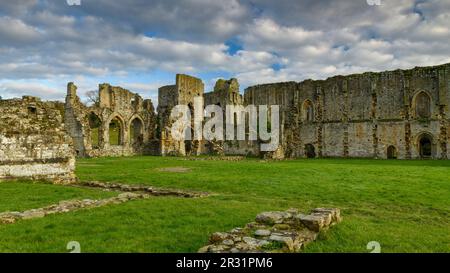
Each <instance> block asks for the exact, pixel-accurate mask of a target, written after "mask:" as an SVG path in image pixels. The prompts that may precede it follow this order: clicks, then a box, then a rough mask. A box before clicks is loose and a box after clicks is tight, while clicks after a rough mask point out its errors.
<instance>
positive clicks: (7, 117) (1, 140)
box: [0, 97, 75, 183]
mask: <svg viewBox="0 0 450 273" xmlns="http://www.w3.org/2000/svg"><path fill="white" fill-rule="evenodd" d="M63 113H64V111H63V104H62V103H59V102H42V101H41V100H40V99H38V98H34V97H23V98H22V99H11V100H1V99H0V180H4V179H31V180H40V179H45V180H52V181H55V182H58V183H70V182H73V181H74V180H75V175H74V170H75V154H74V151H73V146H72V139H71V138H70V136H69V135H68V134H67V133H66V132H65V130H64V124H63Z"/></svg>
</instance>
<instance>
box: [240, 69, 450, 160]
mask: <svg viewBox="0 0 450 273" xmlns="http://www.w3.org/2000/svg"><path fill="white" fill-rule="evenodd" d="M449 88H450V64H446V65H440V66H433V67H421V68H414V69H410V70H395V71H386V72H381V73H364V74H357V75H349V76H336V77H332V78H329V79H326V80H321V81H311V80H307V81H304V82H300V83H276V84H267V85H257V86H252V87H249V88H247V89H246V90H245V95H244V103H245V104H255V105H261V104H269V105H272V104H278V105H280V109H282V113H281V123H282V136H283V137H282V143H281V146H282V147H283V150H284V151H285V155H286V156H289V157H298V156H300V157H308V154H311V153H309V152H308V151H310V150H313V151H314V153H313V154H314V157H371V158H388V157H393V158H405V159H409V158H435V159H438V158H440V159H445V158H448V156H449V150H448V147H449V146H448V145H449V144H448V143H449V132H450V131H449V129H448V124H449V119H448V111H449V109H448V100H449V95H450V94H449ZM424 101H425V102H424ZM421 104H424V105H423V106H420V105H421ZM305 105H306V106H305ZM308 105H312V110H308V109H309V107H308ZM421 109H422V110H421ZM423 109H426V110H423ZM308 111H310V112H308ZM421 111H422V112H423V111H425V112H426V113H427V114H426V115H425V116H423V115H422V114H420V113H419V112H421ZM311 113H312V114H311ZM310 115H312V116H313V117H312V118H311V119H306V118H305V116H306V117H307V116H310ZM421 115H422V116H421ZM428 145H429V147H428ZM389 150H390V151H391V154H389ZM428 150H430V151H428Z"/></svg>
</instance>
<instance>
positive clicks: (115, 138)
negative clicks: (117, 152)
mask: <svg viewBox="0 0 450 273" xmlns="http://www.w3.org/2000/svg"><path fill="white" fill-rule="evenodd" d="M108 134H109V144H110V145H112V146H120V145H123V144H124V142H123V140H124V139H123V122H122V120H121V119H120V118H119V117H117V116H116V117H114V118H113V119H112V120H111V121H110V122H109V130H108Z"/></svg>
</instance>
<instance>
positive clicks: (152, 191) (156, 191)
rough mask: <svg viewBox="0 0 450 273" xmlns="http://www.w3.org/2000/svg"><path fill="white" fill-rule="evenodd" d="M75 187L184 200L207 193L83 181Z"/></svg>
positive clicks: (204, 195)
mask: <svg viewBox="0 0 450 273" xmlns="http://www.w3.org/2000/svg"><path fill="white" fill-rule="evenodd" d="M76 185H77V186H82V187H90V188H100V189H104V190H113V191H123V192H144V193H147V194H149V195H153V196H175V197H186V198H197V197H206V196H208V195H209V194H208V193H207V192H194V191H185V190H171V189H160V188H154V187H150V186H145V185H131V184H130V185H128V184H122V183H106V182H98V181H85V182H80V183H77V184H76Z"/></svg>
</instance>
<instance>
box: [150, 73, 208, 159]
mask: <svg viewBox="0 0 450 273" xmlns="http://www.w3.org/2000/svg"><path fill="white" fill-rule="evenodd" d="M204 89H205V86H204V84H203V82H202V80H200V79H198V78H195V77H192V76H189V75H183V74H177V75H176V83H175V85H169V86H163V87H161V88H160V89H159V90H158V98H159V101H158V120H159V130H160V134H161V154H162V155H190V154H192V155H198V154H201V153H202V147H204V143H202V142H200V141H189V140H187V141H177V140H174V139H173V138H172V134H171V131H170V128H171V126H172V123H173V122H174V120H172V119H171V118H170V113H171V111H172V108H173V107H174V106H176V105H187V106H189V108H190V109H191V114H192V118H193V117H194V115H193V112H194V110H195V109H194V98H195V97H202V96H203V93H204Z"/></svg>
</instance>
